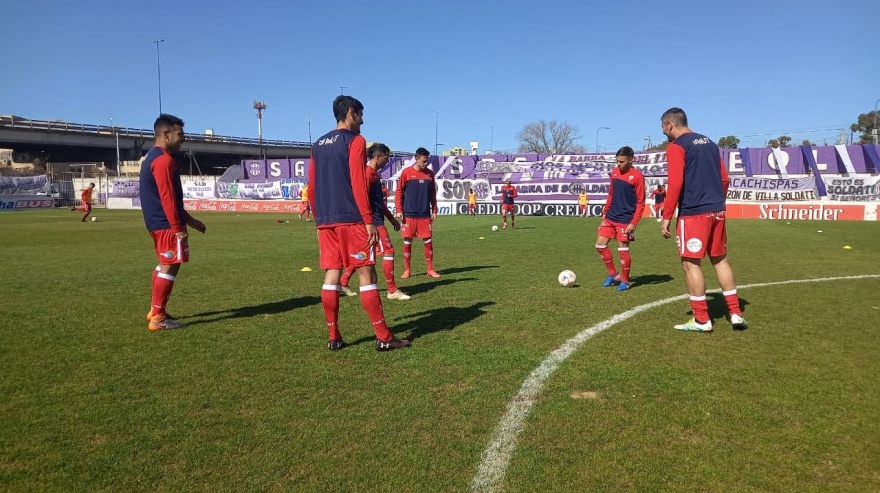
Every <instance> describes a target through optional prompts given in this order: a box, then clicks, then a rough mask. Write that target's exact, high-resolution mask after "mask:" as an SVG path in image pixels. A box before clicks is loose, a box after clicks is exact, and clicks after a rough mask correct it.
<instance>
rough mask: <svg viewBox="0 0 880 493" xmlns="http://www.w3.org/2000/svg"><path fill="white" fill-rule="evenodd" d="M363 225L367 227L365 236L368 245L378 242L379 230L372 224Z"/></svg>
mask: <svg viewBox="0 0 880 493" xmlns="http://www.w3.org/2000/svg"><path fill="white" fill-rule="evenodd" d="M365 226H366V227H367V238H368V241H369V242H370V245H375V244H376V243H379V231H378V230H377V229H376V226H374V225H372V224H366V225H365Z"/></svg>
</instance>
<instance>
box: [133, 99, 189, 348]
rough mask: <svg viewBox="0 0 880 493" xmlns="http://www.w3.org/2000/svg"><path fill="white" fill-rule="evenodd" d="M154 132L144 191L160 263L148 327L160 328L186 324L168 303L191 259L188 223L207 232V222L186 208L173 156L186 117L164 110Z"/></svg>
mask: <svg viewBox="0 0 880 493" xmlns="http://www.w3.org/2000/svg"><path fill="white" fill-rule="evenodd" d="M153 133H154V134H155V136H156V143H155V145H154V146H153V147H152V148H151V149H150V150H149V151H148V152H147V155H146V156H145V157H144V162H143V163H142V164H141V174H140V194H141V211H142V212H143V214H144V223H145V224H146V226H147V231H149V232H150V236H151V237H152V238H153V245H154V246H155V248H156V257H157V258H158V259H159V265H158V266H157V267H156V270H154V271H153V290H152V300H151V301H150V312H149V313H148V314H147V320H149V323H148V324H147V328H148V329H149V330H151V331H157V330H165V329H179V328H181V327H183V326H184V324H182V323H180V322H178V321H177V320H174V319H172V318H171V317H170V316H169V315H168V312H166V311H165V307H166V306H167V305H168V298H169V297H170V296H171V290H172V289H174V282H175V281H176V280H177V274H178V272H179V271H180V264H182V263H184V262H189V232H188V231H187V226H189V227H190V228H193V229H194V230H196V231H198V232H200V233H204V232H205V225H204V224H203V223H202V222H201V221H199V220H198V219H196V218H194V217H192V216H190V215H189V213H188V212H186V210H185V209H184V208H183V186H182V185H181V183H180V173H179V172H178V170H177V163H176V162H175V161H174V157H173V156H172V153H174V152H177V151H179V150H180V146H181V145H183V141H184V134H183V120H181V119H180V118H177V117H176V116H173V115H168V114H165V113H163V114H161V115H159V118H157V119H156V122H155V123H153Z"/></svg>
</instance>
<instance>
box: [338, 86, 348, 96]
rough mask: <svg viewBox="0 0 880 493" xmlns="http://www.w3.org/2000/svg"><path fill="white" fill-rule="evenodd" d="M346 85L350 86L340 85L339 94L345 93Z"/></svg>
mask: <svg viewBox="0 0 880 493" xmlns="http://www.w3.org/2000/svg"><path fill="white" fill-rule="evenodd" d="M346 87H348V86H339V94H340V95H344V94H345V88H346Z"/></svg>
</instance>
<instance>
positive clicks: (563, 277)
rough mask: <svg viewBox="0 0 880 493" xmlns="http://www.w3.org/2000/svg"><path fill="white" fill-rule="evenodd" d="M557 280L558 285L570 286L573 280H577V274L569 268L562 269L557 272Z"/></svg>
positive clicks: (572, 284)
mask: <svg viewBox="0 0 880 493" xmlns="http://www.w3.org/2000/svg"><path fill="white" fill-rule="evenodd" d="M558 280H559V285H560V286H562V287H563V288H570V287H572V286H574V283H575V281H577V276H576V275H575V273H574V272H572V271H570V270H564V271H562V272H560V273H559V278H558Z"/></svg>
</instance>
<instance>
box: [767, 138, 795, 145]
mask: <svg viewBox="0 0 880 493" xmlns="http://www.w3.org/2000/svg"><path fill="white" fill-rule="evenodd" d="M767 145H768V146H770V147H790V146H791V137H789V136H788V135H780V136H779V138H778V139H771V140H770V142H767Z"/></svg>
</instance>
